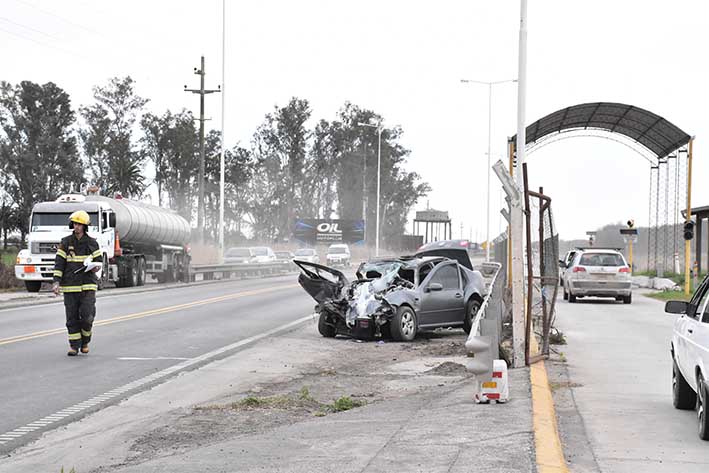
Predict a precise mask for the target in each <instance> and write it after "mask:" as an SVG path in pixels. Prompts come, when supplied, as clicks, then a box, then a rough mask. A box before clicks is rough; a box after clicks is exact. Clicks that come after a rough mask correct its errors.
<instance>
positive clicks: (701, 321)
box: [665, 277, 709, 440]
mask: <svg viewBox="0 0 709 473" xmlns="http://www.w3.org/2000/svg"><path fill="white" fill-rule="evenodd" d="M665 312H668V313H670V314H681V317H678V318H677V320H675V324H674V328H673V330H672V345H671V347H670V350H671V354H672V403H673V404H674V406H675V407H676V408H677V409H696V410H697V419H698V421H699V437H700V438H701V439H702V440H709V414H708V413H707V407H709V277H707V278H705V279H704V282H702V284H701V285H700V286H699V288H698V289H697V291H696V292H695V293H694V296H693V297H692V300H691V301H689V302H682V301H669V302H667V304H665Z"/></svg>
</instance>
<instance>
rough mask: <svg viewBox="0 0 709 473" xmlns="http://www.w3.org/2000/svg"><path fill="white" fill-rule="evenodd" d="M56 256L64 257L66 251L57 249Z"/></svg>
mask: <svg viewBox="0 0 709 473" xmlns="http://www.w3.org/2000/svg"><path fill="white" fill-rule="evenodd" d="M57 256H61V257H62V258H64V259H66V253H65V252H64V250H57Z"/></svg>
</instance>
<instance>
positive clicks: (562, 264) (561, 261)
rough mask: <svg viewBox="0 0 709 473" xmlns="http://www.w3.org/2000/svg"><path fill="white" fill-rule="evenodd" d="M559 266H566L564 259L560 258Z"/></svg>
mask: <svg viewBox="0 0 709 473" xmlns="http://www.w3.org/2000/svg"><path fill="white" fill-rule="evenodd" d="M559 267H560V268H565V267H566V263H565V262H564V260H563V259H560V260H559Z"/></svg>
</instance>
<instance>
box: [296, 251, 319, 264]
mask: <svg viewBox="0 0 709 473" xmlns="http://www.w3.org/2000/svg"><path fill="white" fill-rule="evenodd" d="M293 256H294V257H295V259H297V260H298V261H307V262H308V263H319V262H320V257H319V256H318V252H317V251H315V250H314V249H312V248H301V249H299V250H295V252H294V253H293Z"/></svg>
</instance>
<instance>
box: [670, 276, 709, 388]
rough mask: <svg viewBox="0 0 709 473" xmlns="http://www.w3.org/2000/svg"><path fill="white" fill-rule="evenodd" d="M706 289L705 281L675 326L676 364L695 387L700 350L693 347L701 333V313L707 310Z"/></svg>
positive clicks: (707, 291)
mask: <svg viewBox="0 0 709 473" xmlns="http://www.w3.org/2000/svg"><path fill="white" fill-rule="evenodd" d="M708 289H709V286H708V285H707V282H706V281H705V282H704V283H703V284H702V285H701V286H700V287H699V289H698V290H697V292H696V293H695V295H694V297H693V298H692V300H691V301H690V306H689V310H688V311H687V314H686V315H684V316H682V317H680V319H679V320H678V321H677V326H676V327H677V328H676V332H677V344H678V345H679V346H678V347H677V349H676V352H677V353H676V354H677V355H678V356H677V358H678V360H677V364H678V366H679V368H680V371H681V372H682V375H683V376H684V378H685V379H686V380H687V382H688V383H689V384H690V385H691V386H692V387H695V376H694V370H695V368H696V366H697V361H696V360H697V356H699V354H700V351H698V350H697V347H695V343H696V338H697V337H698V336H700V335H701V333H700V332H701V331H700V330H699V328H700V326H701V324H702V322H701V320H702V314H703V313H704V312H705V311H707V310H709V308H708V307H707V302H709V290H708Z"/></svg>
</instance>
